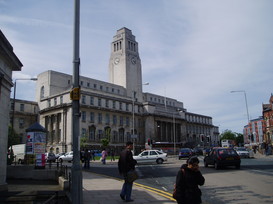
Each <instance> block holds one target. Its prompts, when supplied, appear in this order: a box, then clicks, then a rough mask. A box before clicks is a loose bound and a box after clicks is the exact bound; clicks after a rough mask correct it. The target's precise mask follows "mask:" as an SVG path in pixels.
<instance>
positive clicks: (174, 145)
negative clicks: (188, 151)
mask: <svg viewBox="0 0 273 204" xmlns="http://www.w3.org/2000/svg"><path fill="white" fill-rule="evenodd" d="M176 112H178V113H181V112H182V111H181V110H180V109H177V110H176ZM176 112H173V155H175V153H176V134H175V129H176V128H175V117H174V114H175V113H176Z"/></svg>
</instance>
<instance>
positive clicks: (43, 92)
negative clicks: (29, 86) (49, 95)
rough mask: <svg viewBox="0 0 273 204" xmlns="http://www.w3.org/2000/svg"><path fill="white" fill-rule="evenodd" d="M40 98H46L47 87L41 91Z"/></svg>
mask: <svg viewBox="0 0 273 204" xmlns="http://www.w3.org/2000/svg"><path fill="white" fill-rule="evenodd" d="M40 97H41V98H44V97H45V87H44V86H42V87H41V90H40Z"/></svg>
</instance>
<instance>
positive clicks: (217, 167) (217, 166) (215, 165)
mask: <svg viewBox="0 0 273 204" xmlns="http://www.w3.org/2000/svg"><path fill="white" fill-rule="evenodd" d="M214 168H215V169H217V170H218V169H219V164H217V162H215V163H214Z"/></svg>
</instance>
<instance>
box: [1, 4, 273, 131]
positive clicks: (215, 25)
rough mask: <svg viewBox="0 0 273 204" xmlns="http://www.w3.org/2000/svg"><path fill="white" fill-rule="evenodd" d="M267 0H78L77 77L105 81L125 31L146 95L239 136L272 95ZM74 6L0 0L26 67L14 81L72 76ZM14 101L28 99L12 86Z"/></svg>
mask: <svg viewBox="0 0 273 204" xmlns="http://www.w3.org/2000/svg"><path fill="white" fill-rule="evenodd" d="M272 11H273V1H271V0H261V1H257V0H223V1H217V0H195V1H186V0H149V1H147V0H138V1H133V0H130V1H129V0H116V1H112V0H93V1H90V0H81V22H80V25H81V30H80V58H81V66H80V73H81V75H84V76H87V77H91V78H95V79H99V80H102V81H108V63H109V58H110V44H111V42H112V38H113V36H114V35H115V34H116V31H117V30H118V29H120V28H122V27H127V28H129V29H130V30H132V32H133V34H134V35H135V36H136V40H137V42H138V43H139V52H140V58H141V61H142V72H143V73H142V77H143V82H149V83H150V85H149V86H144V87H143V89H144V91H145V92H151V93H155V94H159V95H166V96H167V97H171V98H175V99H177V100H179V101H182V102H183V103H184V107H185V108H186V109H187V110H188V111H190V112H194V113H198V114H203V115H208V116H211V117H213V124H214V125H216V126H219V127H220V132H222V131H224V130H226V129H229V130H232V131H234V132H240V133H242V130H243V126H244V125H246V123H247V114H246V106H245V99H244V94H243V93H230V91H234V90H235V91H236V90H244V91H246V94H247V102H248V110H249V116H250V119H255V118H257V117H259V116H262V104H263V103H268V101H269V97H270V95H271V93H272V87H273V80H272V74H271V73H272V65H273V52H272V50H273V35H272V33H273V32H272V31H273V20H272V19H273V12H272ZM73 18H74V0H46V1H43V0H24V1H22V0H0V28H1V30H2V32H3V33H4V35H5V36H6V37H7V39H8V40H9V41H10V43H11V44H12V46H13V48H14V52H15V53H16V55H17V56H18V58H19V59H20V60H21V62H22V63H23V65H24V66H23V68H22V71H21V72H14V73H13V79H17V78H29V77H35V76H37V75H38V74H39V73H41V72H44V71H46V70H56V71H60V72H64V73H67V74H72V70H73V64H72V60H73V55H72V54H73ZM16 98H19V99H25V100H35V83H34V82H32V81H18V82H17V89H16Z"/></svg>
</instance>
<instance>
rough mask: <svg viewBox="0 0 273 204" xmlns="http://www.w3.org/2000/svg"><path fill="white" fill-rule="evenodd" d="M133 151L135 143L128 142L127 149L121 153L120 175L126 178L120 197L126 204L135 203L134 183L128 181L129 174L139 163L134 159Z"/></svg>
mask: <svg viewBox="0 0 273 204" xmlns="http://www.w3.org/2000/svg"><path fill="white" fill-rule="evenodd" d="M132 149H133V142H130V141H129V142H127V143H126V148H125V149H124V150H123V151H122V152H121V153H120V157H119V161H118V170H119V173H120V175H122V176H123V177H124V183H123V186H122V190H121V192H120V197H121V199H122V200H125V202H132V201H134V200H133V199H131V193H132V187H133V182H129V181H127V174H128V172H129V171H132V170H134V169H135V165H136V163H137V162H136V160H134V158H133V154H132Z"/></svg>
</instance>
